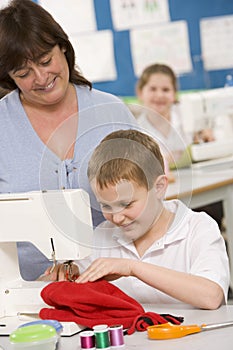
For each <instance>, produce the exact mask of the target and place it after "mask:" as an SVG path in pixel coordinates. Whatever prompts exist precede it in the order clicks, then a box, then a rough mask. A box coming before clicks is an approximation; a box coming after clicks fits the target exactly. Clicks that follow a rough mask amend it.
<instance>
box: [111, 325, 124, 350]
mask: <svg viewBox="0 0 233 350" xmlns="http://www.w3.org/2000/svg"><path fill="white" fill-rule="evenodd" d="M109 336H110V343H111V346H112V347H120V346H124V345H125V343H124V334H123V326H122V325H121V324H118V325H114V326H110V327H109Z"/></svg>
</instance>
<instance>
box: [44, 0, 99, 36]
mask: <svg viewBox="0 0 233 350" xmlns="http://www.w3.org/2000/svg"><path fill="white" fill-rule="evenodd" d="M38 3H39V4H40V5H41V6H42V7H44V8H45V9H46V10H47V11H48V12H50V13H51V15H52V16H53V17H54V19H55V20H56V21H57V22H58V23H59V24H60V25H61V26H62V28H63V29H64V30H65V32H66V33H67V34H69V35H70V34H73V33H80V32H88V31H93V30H96V28H97V26H96V18H95V9H94V0H85V1H83V0H59V1H58V0H39V1H38Z"/></svg>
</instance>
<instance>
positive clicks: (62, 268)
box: [37, 263, 79, 282]
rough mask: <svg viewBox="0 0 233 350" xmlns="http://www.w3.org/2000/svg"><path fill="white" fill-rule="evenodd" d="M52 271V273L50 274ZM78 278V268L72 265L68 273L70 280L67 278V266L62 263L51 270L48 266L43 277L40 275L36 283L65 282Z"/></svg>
mask: <svg viewBox="0 0 233 350" xmlns="http://www.w3.org/2000/svg"><path fill="white" fill-rule="evenodd" d="M51 271H52V272H51ZM78 276H79V268H78V266H77V265H75V264H74V263H72V265H71V271H70V279H68V278H67V266H66V264H64V263H60V264H57V265H56V266H54V267H53V268H52V267H51V266H50V267H48V268H47V269H46V271H45V272H44V274H43V275H41V276H40V277H39V278H38V279H37V281H45V282H55V281H67V280H70V281H71V280H72V281H74V280H76V278H77V277H78Z"/></svg>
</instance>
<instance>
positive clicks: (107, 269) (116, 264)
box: [75, 258, 132, 283]
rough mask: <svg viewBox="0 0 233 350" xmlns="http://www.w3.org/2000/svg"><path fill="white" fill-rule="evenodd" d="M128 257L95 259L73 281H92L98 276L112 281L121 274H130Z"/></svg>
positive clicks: (130, 261) (130, 262)
mask: <svg viewBox="0 0 233 350" xmlns="http://www.w3.org/2000/svg"><path fill="white" fill-rule="evenodd" d="M131 264H132V260H130V259H120V258H99V259H96V260H95V261H94V262H93V263H92V264H91V265H90V266H89V267H88V268H87V269H86V271H84V272H83V273H82V274H81V275H80V276H79V277H78V278H77V279H76V281H75V282H77V283H84V282H94V281H97V280H98V279H100V278H104V279H105V280H107V281H113V280H115V279H118V278H120V277H122V276H125V277H126V276H130V275H131Z"/></svg>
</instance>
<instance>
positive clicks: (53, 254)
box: [50, 238, 57, 273]
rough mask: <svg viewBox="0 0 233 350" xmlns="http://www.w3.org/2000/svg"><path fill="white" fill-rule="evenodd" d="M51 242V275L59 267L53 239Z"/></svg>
mask: <svg viewBox="0 0 233 350" xmlns="http://www.w3.org/2000/svg"><path fill="white" fill-rule="evenodd" d="M50 241H51V246H52V260H53V265H52V267H51V269H50V273H52V272H53V271H54V269H55V267H56V265H57V260H56V255H55V248H54V243H53V238H50Z"/></svg>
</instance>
